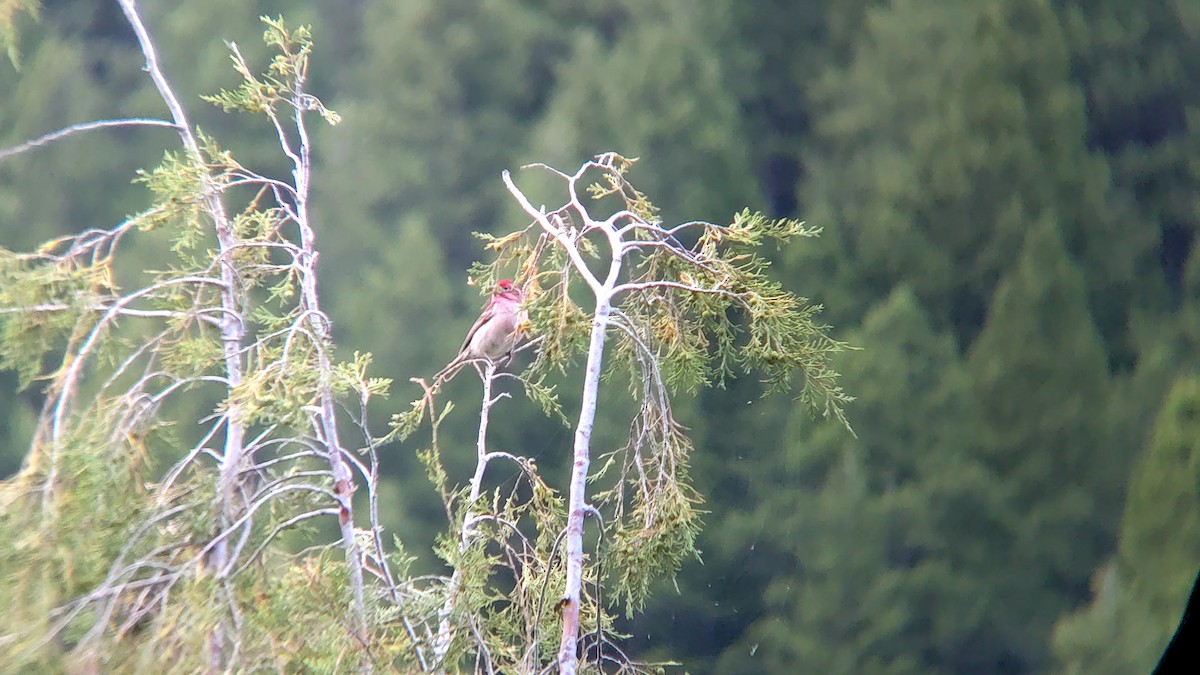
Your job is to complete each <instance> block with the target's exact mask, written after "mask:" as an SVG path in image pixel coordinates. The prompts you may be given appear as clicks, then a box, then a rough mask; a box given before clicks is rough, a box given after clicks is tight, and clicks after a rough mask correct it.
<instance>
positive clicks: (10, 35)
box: [0, 0, 41, 68]
mask: <svg viewBox="0 0 1200 675" xmlns="http://www.w3.org/2000/svg"><path fill="white" fill-rule="evenodd" d="M40 10H41V2H40V1H39V0H0V47H3V48H4V50H5V51H6V52H7V53H8V60H9V61H10V62H12V65H13V67H14V68H20V67H21V52H20V49H19V44H20V43H19V41H18V39H17V38H18V35H17V19H18V17H20V15H21V14H27V15H29V17H30V18H32V19H37V18H38V14H39V13H40Z"/></svg>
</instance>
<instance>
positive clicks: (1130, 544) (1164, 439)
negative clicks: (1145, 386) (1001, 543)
mask: <svg viewBox="0 0 1200 675" xmlns="http://www.w3.org/2000/svg"><path fill="white" fill-rule="evenodd" d="M1198 411H1200V378H1197V377H1196V376H1194V375H1188V376H1184V377H1181V378H1180V379H1179V380H1178V381H1177V382H1176V383H1175V386H1174V387H1172V388H1171V391H1170V393H1169V394H1168V395H1167V397H1166V400H1164V402H1163V405H1162V409H1161V410H1160V411H1159V414H1158V417H1157V420H1156V421H1155V423H1154V427H1153V430H1152V432H1151V434H1150V436H1149V438H1148V439H1147V443H1146V446H1145V448H1144V450H1143V455H1142V457H1141V460H1140V462H1139V464H1138V466H1137V467H1136V468H1135V470H1134V473H1133V478H1132V480H1131V481H1130V486H1129V497H1128V499H1127V501H1126V504H1125V510H1124V514H1123V516H1122V519H1121V536H1120V541H1119V542H1118V545H1117V555H1116V556H1115V558H1114V559H1113V560H1112V561H1111V562H1109V563H1108V564H1107V565H1104V566H1103V567H1101V568H1099V569H1098V570H1097V572H1096V574H1095V576H1094V577H1093V580H1092V601H1091V603H1090V604H1088V605H1086V606H1084V607H1082V608H1080V609H1079V610H1077V611H1075V612H1073V613H1072V614H1070V615H1069V616H1067V617H1064V618H1063V619H1062V620H1060V621H1059V623H1058V624H1057V625H1056V626H1055V630H1054V642H1053V644H1054V649H1055V652H1056V654H1057V656H1058V658H1059V661H1060V663H1061V664H1062V672H1064V673H1119V672H1133V671H1148V670H1151V669H1152V668H1153V666H1154V664H1155V663H1156V662H1157V661H1158V658H1159V655H1160V654H1162V651H1163V649H1165V648H1166V645H1167V642H1168V641H1169V640H1170V639H1171V635H1172V634H1173V633H1174V632H1175V627H1176V625H1177V624H1178V622H1179V617H1180V616H1182V614H1183V610H1184V604H1185V602H1186V598H1187V596H1188V592H1189V590H1190V589H1191V586H1192V582H1193V581H1194V579H1195V577H1194V576H1193V574H1192V571H1193V569H1192V568H1193V567H1194V566H1195V562H1196V560H1197V559H1198V558H1200V515H1197V514H1200V497H1198V496H1197V492H1196V485H1197V481H1198V480H1200V445H1198V444H1197V441H1196V439H1197V438H1200V436H1198V435H1197V433H1198V432H1200V429H1197V428H1196V427H1197V419H1198V416H1197V412H1198Z"/></svg>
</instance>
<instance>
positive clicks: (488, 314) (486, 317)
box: [458, 300, 496, 354]
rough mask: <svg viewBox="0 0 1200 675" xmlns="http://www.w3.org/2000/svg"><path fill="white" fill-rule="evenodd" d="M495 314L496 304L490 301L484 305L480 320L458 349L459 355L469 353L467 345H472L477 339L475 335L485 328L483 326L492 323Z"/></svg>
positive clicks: (472, 327)
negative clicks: (473, 340)
mask: <svg viewBox="0 0 1200 675" xmlns="http://www.w3.org/2000/svg"><path fill="white" fill-rule="evenodd" d="M495 313H496V303H495V302H493V301H490V300H489V301H488V303H487V304H486V305H484V310H483V313H481V314H480V315H479V318H478V319H475V324H474V325H472V326H471V330H469V331H467V337H466V339H465V340H463V343H462V346H461V347H459V348H458V353H459V354H462V353H463V352H465V351H467V345H469V344H471V339H472V338H474V337H475V333H477V332H479V328H480V327H481V326H483V324H485V323H487V322H488V321H490V320H491V318H492V315H493V314H495Z"/></svg>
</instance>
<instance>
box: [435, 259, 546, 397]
mask: <svg viewBox="0 0 1200 675" xmlns="http://www.w3.org/2000/svg"><path fill="white" fill-rule="evenodd" d="M524 299H525V296H524V294H523V293H522V292H521V289H519V288H517V287H516V286H515V285H514V284H513V282H512V280H511V279H501V280H500V282H499V283H497V284H496V292H495V293H493V294H492V297H491V298H489V299H488V301H487V302H486V303H485V304H484V306H483V313H482V314H480V315H479V318H478V319H476V320H475V324H474V325H473V326H471V330H469V331H467V337H466V339H465V340H463V343H462V347H460V348H459V350H458V356H455V357H454V360H453V361H451V362H450V363H448V364H446V367H445V368H442V369H441V371H439V372H438V374H437V375H434V377H433V381H434V382H435V383H438V384H440V383H442V382H445V381H447V380H449V379H451V378H453V377H454V376H455V375H457V374H458V371H459V370H460V369H462V367H463V366H464V365H466V364H467V363H468V362H470V361H475V360H478V359H486V360H488V361H491V362H496V361H499V360H500V359H502V358H504V357H505V356H508V355H510V354H512V350H513V348H514V347H516V346H517V341H518V340H519V339H520V332H519V328H520V327H521V324H523V323H525V322H527V321H528V320H529V319H528V316H527V315H526V313H525V312H524V311H523V310H522V309H521V302H522V301H523V300H524Z"/></svg>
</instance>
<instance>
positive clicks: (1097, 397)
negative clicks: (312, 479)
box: [0, 0, 1200, 675]
mask: <svg viewBox="0 0 1200 675" xmlns="http://www.w3.org/2000/svg"><path fill="white" fill-rule="evenodd" d="M141 5H142V7H143V10H144V12H145V14H146V16H147V21H148V24H149V27H150V29H151V32H152V33H153V34H154V35H155V36H156V38H157V40H158V43H159V46H160V48H161V49H162V51H163V52H164V54H163V57H164V60H165V68H166V71H167V73H168V74H169V76H170V77H171V78H172V79H173V81H174V84H175V85H176V87H177V88H178V91H179V92H180V93H181V94H183V97H184V99H185V102H189V103H190V106H189V107H190V110H191V112H192V115H193V119H194V120H195V121H197V122H198V124H199V125H200V126H201V127H202V128H203V129H204V130H205V131H207V132H208V133H210V134H212V135H214V136H216V137H217V138H218V139H219V140H220V141H221V143H222V144H223V145H225V146H226V147H228V148H231V149H232V150H233V151H234V154H235V156H237V157H238V158H239V159H240V160H241V161H242V163H244V164H246V165H249V166H252V167H255V168H257V169H259V170H260V171H263V172H264V173H267V174H271V173H278V174H283V173H284V172H286V171H287V170H288V169H287V166H286V165H285V164H284V163H283V162H282V161H281V159H282V158H281V157H279V153H278V147H277V145H276V143H275V140H274V135H273V133H272V132H271V130H270V129H269V128H268V127H267V126H265V122H264V121H263V120H262V119H261V118H250V117H238V116H231V115H225V114H222V113H221V112H220V111H219V110H218V109H216V108H213V107H211V106H209V105H208V104H205V103H202V102H201V101H200V100H199V99H198V98H197V97H198V96H199V95H200V94H202V93H211V92H215V91H216V90H217V89H219V88H221V87H233V86H236V84H237V79H236V76H235V74H234V73H233V72H232V70H231V68H230V63H229V61H228V57H227V50H226V46H225V44H224V41H225V40H234V41H236V42H237V43H238V44H239V46H241V47H242V49H243V52H244V53H246V55H247V56H248V57H250V58H252V59H254V58H256V57H258V58H261V55H262V54H263V49H262V44H261V40H260V38H259V35H260V34H261V27H260V24H259V22H258V19H257V17H258V16H259V15H263V14H270V15H275V14H279V13H282V14H283V15H284V16H285V18H287V20H288V21H289V22H291V23H300V22H303V23H311V24H312V25H313V29H314V30H313V32H314V35H315V39H316V42H317V51H316V55H315V57H314V60H313V64H312V69H313V70H312V73H311V81H310V87H309V89H310V91H311V92H312V93H314V94H316V95H317V96H319V97H320V98H321V99H322V100H323V101H325V103H326V104H327V105H329V106H330V107H331V108H333V109H335V110H337V111H338V112H339V113H340V114H341V115H342V116H343V118H344V123H343V124H341V125H340V126H337V127H325V126H324V125H319V124H318V123H317V122H316V121H314V122H313V126H314V127H320V128H317V129H315V133H316V134H317V135H316V148H315V149H316V162H317V168H316V172H315V177H314V180H315V202H314V208H315V214H316V215H315V223H316V225H317V227H318V233H319V237H320V240H319V245H320V247H321V248H322V249H323V254H322V257H321V280H322V283H323V286H324V287H323V289H322V292H323V298H324V305H325V307H326V308H327V309H328V310H329V311H330V312H331V314H332V315H333V318H334V322H335V334H336V339H337V340H338V342H339V345H340V347H341V348H342V349H344V350H345V351H346V353H347V354H348V353H350V352H352V351H354V350H361V351H371V352H373V353H374V354H375V374H377V375H381V376H388V377H392V378H394V380H395V383H396V384H395V385H394V393H393V396H392V398H391V399H389V400H387V401H384V402H381V404H380V405H379V406H378V409H377V410H375V411H374V413H375V414H376V415H377V419H378V422H379V428H380V430H381V431H382V430H383V428H384V427H385V426H386V420H387V419H388V416H389V415H390V413H392V412H396V411H399V410H402V409H404V408H405V407H406V405H407V403H406V402H407V401H408V400H409V399H411V398H415V397H416V395H417V393H418V392H417V390H416V389H415V388H414V387H412V386H411V385H410V384H409V383H408V378H409V377H413V376H429V375H430V374H432V373H433V372H435V371H436V370H437V369H438V368H439V367H440V366H441V365H443V364H444V363H445V362H447V361H448V360H449V359H450V358H451V357H452V356H453V355H454V353H455V351H456V349H457V346H458V344H459V342H460V340H461V336H462V335H463V334H464V332H465V330H466V329H467V327H468V326H469V325H470V323H471V321H472V320H473V318H474V316H475V314H476V312H477V311H478V304H479V301H480V298H479V296H478V292H477V290H475V289H471V288H468V287H467V285H466V270H467V268H468V266H469V265H470V263H471V261H472V260H475V259H478V258H480V257H482V256H484V255H485V253H484V251H483V250H482V247H481V246H480V243H479V242H478V241H477V240H476V239H474V238H473V237H472V236H471V232H472V231H488V232H503V231H505V230H506V229H509V228H512V227H514V226H519V225H523V224H524V220H523V218H522V217H521V215H520V213H519V212H518V210H517V208H516V207H515V206H514V205H513V204H512V203H511V202H510V201H509V199H508V198H507V195H506V193H505V192H504V189H503V186H502V184H501V183H500V180H499V176H500V172H501V171H502V170H503V169H506V168H508V169H514V170H515V169H517V168H518V167H519V166H521V165H522V164H524V163H527V162H530V161H544V162H547V163H550V164H552V165H556V166H558V167H560V168H563V169H573V168H575V167H576V166H578V165H579V164H580V163H581V162H582V161H584V160H586V159H587V158H589V157H590V156H591V155H593V154H596V153H598V152H602V151H606V150H615V151H617V152H620V153H622V154H624V155H626V156H640V157H642V158H643V159H642V161H641V162H640V163H639V164H638V165H637V167H636V168H635V170H634V172H633V174H632V175H631V178H632V179H633V181H634V183H635V184H636V185H638V186H639V187H640V188H641V189H642V190H643V191H645V192H647V193H648V194H649V195H650V197H651V198H652V199H653V200H654V201H655V202H656V203H657V204H658V205H659V206H660V207H662V209H663V215H664V219H665V220H666V221H668V222H680V221H683V220H688V219H704V220H711V221H715V222H724V221H726V220H728V219H729V218H730V217H731V215H732V213H733V212H734V211H737V210H740V209H741V208H743V207H746V206H749V207H750V208H752V209H761V210H763V211H764V212H766V213H768V214H769V215H771V216H776V217H798V218H803V219H805V220H807V221H808V222H809V224H811V225H815V226H820V227H823V228H824V234H823V236H822V237H821V238H820V239H817V240H803V241H799V242H796V243H795V244H793V245H789V246H788V247H786V248H782V249H780V250H777V251H770V252H769V255H770V256H771V258H772V260H773V262H774V265H775V266H774V272H775V274H776V275H777V277H778V278H779V279H780V280H781V281H782V282H783V283H784V285H785V286H786V287H787V288H789V289H791V290H793V291H794V292H796V293H798V294H800V295H803V296H806V297H808V298H811V299H812V300H813V301H814V302H816V303H820V304H822V305H824V306H825V314H824V316H825V318H826V319H827V321H828V322H829V323H831V324H832V325H833V326H834V331H833V332H834V334H835V335H836V336H838V337H839V338H842V339H845V340H848V341H849V342H851V343H852V344H854V345H857V346H859V347H861V348H862V350H861V351H855V352H849V353H847V354H845V355H844V356H843V357H842V358H841V359H840V361H839V363H838V366H839V368H840V370H841V371H842V372H843V373H844V381H843V384H844V386H845V388H846V389H847V390H848V391H849V392H850V393H851V394H853V395H855V396H857V397H858V400H857V401H856V402H854V403H853V404H851V405H850V406H849V407H848V409H847V414H848V416H849V418H850V421H851V423H852V424H853V426H854V428H855V431H856V432H857V438H856V437H854V436H852V435H850V434H849V433H847V432H846V431H845V430H844V429H843V428H841V427H839V426H838V425H837V424H835V423H829V422H821V421H814V420H812V419H810V418H809V416H808V415H807V413H806V412H805V411H804V410H803V409H802V408H801V407H800V406H798V405H796V404H795V403H794V402H793V401H792V400H790V399H789V397H787V396H776V397H773V398H767V399H762V398H760V394H761V387H760V386H759V384H758V382H757V381H756V380H755V379H754V378H753V377H746V378H743V379H740V380H737V381H735V382H732V383H730V385H729V386H728V387H727V388H726V389H713V390H711V391H704V392H700V393H699V394H698V395H696V396H694V397H690V396H681V398H680V400H679V403H678V404H677V405H678V408H679V414H680V416H681V418H682V421H683V422H684V423H685V424H687V425H688V426H689V427H690V428H691V433H692V437H693V439H694V441H695V446H696V452H695V456H694V458H693V464H694V466H693V471H692V473H693V477H694V479H695V481H696V483H697V487H698V488H699V490H700V491H701V493H703V494H705V495H707V497H708V502H707V504H706V509H707V510H708V514H707V515H706V517H705V520H706V529H705V532H704V534H703V536H702V538H701V540H700V542H699V545H700V547H701V548H702V549H703V561H702V562H701V561H690V562H688V563H686V564H685V566H684V569H683V570H682V573H681V574H680V575H679V578H678V580H677V585H672V584H670V583H664V584H663V585H662V588H661V589H660V590H659V592H658V593H657V595H656V596H655V598H654V599H653V601H652V602H651V604H649V605H648V606H647V607H646V610H645V612H644V613H643V614H640V615H638V616H637V617H635V618H633V619H631V620H629V621H627V622H626V623H625V625H624V629H625V630H626V631H628V632H629V634H630V635H631V641H630V643H629V646H630V649H631V651H632V652H634V653H635V654H638V655H641V656H642V657H645V658H674V659H676V660H678V661H680V662H681V663H682V664H683V666H684V667H685V668H686V669H688V670H689V671H691V672H694V673H708V672H711V673H755V672H762V673H790V672H814V673H1005V674H1013V675H1018V674H1025V673H1132V672H1148V671H1149V670H1150V669H1151V668H1152V667H1153V665H1154V663H1155V662H1156V660H1157V658H1158V655H1159V654H1160V652H1161V651H1162V649H1163V648H1164V646H1165V645H1166V642H1167V640H1168V639H1169V637H1170V635H1171V633H1172V631H1173V630H1174V627H1175V625H1176V623H1177V621H1178V619H1179V616H1180V613H1181V611H1182V609H1183V605H1184V601H1185V599H1186V597H1187V594H1188V591H1189V589H1190V588H1191V584H1192V581H1193V579H1194V577H1195V574H1196V571H1197V568H1198V567H1200V372H1198V365H1200V352H1198V345H1197V342H1196V337H1197V335H1200V254H1196V253H1195V252H1194V248H1193V244H1194V240H1195V237H1196V235H1197V228H1198V227H1200V3H1197V2H1195V0H1142V1H1141V2H1128V1H1127V0H891V1H887V0H875V1H873V0H792V1H790V2H789V1H784V0H778V1H771V0H756V1H746V0H708V1H707V2H696V1H694V0H653V1H646V0H615V1H612V2H595V1H584V0H556V1H553V2H551V1H548V0H543V1H536V0H470V1H468V0H347V1H344V2H314V1H312V0H276V1H271V2H268V1H261V2H254V1H251V2H247V1H244V0H176V1H173V2H166V1H165V0H144V1H143V2H142V3H141ZM258 63H259V64H260V65H265V64H263V63H262V61H261V60H260V61H259V62H258ZM142 65H143V63H142V58H141V55H140V52H139V51H138V50H137V48H136V44H135V42H134V40H133V36H132V33H131V32H130V30H129V29H128V26H127V25H126V23H125V22H124V19H123V17H122V16H121V13H120V11H119V9H118V7H117V5H116V3H115V2H95V1H93V0H88V1H82V0H79V1H69V0H60V1H56V2H46V3H45V6H44V7H43V12H42V20H41V21H40V22H38V23H28V24H27V25H26V26H25V27H24V29H23V33H22V44H21V63H20V68H19V69H16V68H14V67H13V66H12V65H11V64H9V63H8V62H7V61H3V60H0V146H10V145H14V144H16V143H18V142H20V141H23V140H28V139H31V138H34V137H37V136H39V135H41V134H43V133H46V132H49V131H53V130H55V129H58V128H60V127H63V126H66V125H69V124H73V123H77V122H84V121H90V120H94V119H101V118H113V117H128V116H142V115H145V116H155V117H162V116H163V115H164V111H163V110H162V107H161V101H160V100H159V99H158V98H157V95H156V94H155V93H154V92H153V90H152V87H151V84H150V82H149V80H148V78H147V77H146V75H145V73H144V72H143V71H142V69H141V66H142ZM176 146H177V139H176V138H175V136H174V135H173V134H172V133H171V132H170V131H169V130H162V129H122V130H117V131H110V132H96V133H92V134H90V135H87V136H76V137H73V138H71V139H69V140H67V141H64V142H60V143H58V144H57V145H53V146H50V147H47V148H43V149H40V150H37V151H35V152H31V153H26V154H24V155H21V156H19V157H16V158H12V159H8V160H6V161H4V162H3V163H0V245H3V246H5V247H8V248H10V249H29V248H32V247H35V246H36V245H37V244H38V243H39V242H41V241H43V240H45V239H48V238H50V237H53V236H57V235H61V234H65V233H71V232H78V231H81V230H83V229H85V228H87V227H93V226H110V225H112V224H114V223H116V222H119V221H120V220H121V219H122V218H123V217H124V216H125V215H127V214H131V213H134V212H136V211H138V210H140V209H142V208H144V207H145V206H146V205H147V204H148V203H149V201H150V196H149V194H148V193H147V192H146V191H145V190H144V188H143V187H142V186H140V185H133V184H131V183H130V179H131V178H132V177H133V175H134V171H135V169H137V168H138V167H151V166H154V165H155V164H157V163H158V161H159V160H160V159H161V158H162V153H163V151H164V149H172V150H173V149H175V148H176ZM518 180H521V176H520V175H518ZM556 203H557V202H556ZM150 250H151V248H150V247H147V249H146V251H147V252H146V253H145V255H144V256H143V257H144V259H142V260H139V259H138V256H139V251H138V248H137V245H136V244H135V245H134V248H133V249H132V250H131V251H127V253H128V254H129V255H127V257H126V258H125V259H124V263H123V264H125V265H128V266H131V268H133V269H138V266H139V265H141V266H144V267H155V266H156V265H159V264H161V262H160V261H159V260H155V259H153V257H152V255H151V254H150V253H149V251H150ZM470 379H471V378H467V377H463V378H459V380H458V381H456V383H455V390H454V393H456V394H458V398H459V402H460V407H459V409H458V410H457V411H456V412H455V413H453V414H452V415H451V418H450V419H449V420H448V422H447V423H446V426H445V427H443V437H442V444H443V451H444V453H445V455H446V459H447V461H448V463H449V465H450V469H451V476H452V479H454V480H458V481H460V482H462V481H465V480H466V479H467V478H468V471H469V469H470V467H471V466H473V453H472V452H471V450H470V448H471V447H472V445H471V439H472V438H473V434H474V419H473V417H472V414H471V401H472V399H473V397H474V396H477V393H476V391H477V390H476V388H477V386H478V385H477V384H476V383H472V382H470V381H469V380H470ZM570 391H571V389H570V388H569V387H568V388H566V389H565V390H564V401H563V403H564V406H565V408H566V409H567V411H568V412H569V413H570V414H573V413H571V411H573V410H574V409H575V404H576V401H575V400H573V399H572V398H571V394H570V393H569V392H570ZM607 395H608V397H609V399H610V401H612V402H613V405H612V406H611V407H610V408H609V410H610V411H618V412H611V413H610V414H608V415H607V416H606V415H605V414H604V411H605V408H602V412H601V419H600V420H599V421H598V431H597V433H598V436H597V438H598V441H597V442H598V444H600V445H601V446H603V445H604V444H608V445H609V446H612V445H614V444H620V443H621V442H622V438H623V436H624V434H625V433H626V430H627V419H626V418H624V417H622V415H621V414H620V413H619V411H620V410H621V406H619V405H616V403H617V402H618V399H620V398H621V397H623V396H624V394H623V392H621V391H610V392H607ZM38 400H39V399H38V392H37V390H36V387H35V388H34V390H31V391H25V392H17V390H16V377H15V375H13V374H12V373H0V475H8V474H11V473H12V472H14V471H15V470H16V469H17V468H18V466H19V465H20V462H21V459H22V457H23V455H24V452H25V449H26V447H27V444H28V441H29V437H30V434H31V431H32V420H33V418H34V414H35V411H36V410H37V406H38ZM505 405H507V406H509V408H508V409H507V410H506V414H505V416H504V419H505V420H506V423H505V424H502V425H501V424H494V425H493V430H494V432H495V434H496V444H497V445H498V446H499V447H502V448H504V449H508V450H511V451H514V452H520V453H523V454H526V455H530V456H533V457H535V458H536V459H537V461H538V463H539V465H540V466H541V467H542V468H543V469H545V471H546V475H547V476H549V477H550V478H551V479H554V478H562V479H565V477H566V471H567V469H566V465H567V463H566V461H565V459H566V456H567V454H568V447H569V441H570V431H569V429H566V428H564V427H563V426H562V425H561V424H560V423H558V422H556V421H554V420H550V419H546V418H545V417H543V416H542V415H541V413H540V412H539V411H538V410H537V408H536V406H532V405H528V404H525V403H522V402H519V401H514V402H511V403H506V404H505ZM475 406H476V408H477V407H478V403H476V404H475ZM415 449H416V444H414V445H413V446H411V447H410V446H408V445H404V444H400V445H395V446H392V447H389V448H387V449H386V451H385V457H384V461H385V462H386V469H387V470H388V483H387V486H386V487H387V500H386V503H385V504H384V505H383V508H385V509H386V513H385V520H386V524H387V525H388V527H389V528H390V529H391V530H392V531H394V532H395V533H396V534H398V535H399V536H400V537H401V539H403V540H404V542H405V545H406V547H407V548H408V549H409V550H410V551H411V552H414V553H417V554H419V555H421V556H422V557H421V560H420V564H419V566H421V567H424V568H425V569H435V565H436V560H435V559H434V558H433V556H432V554H431V553H429V552H428V549H429V547H430V545H431V544H432V541H433V537H434V535H435V534H436V533H437V532H438V531H440V530H442V529H443V528H444V527H445V520H444V514H443V512H442V507H441V504H440V502H439V501H438V500H437V497H436V495H435V493H434V491H433V489H432V488H431V487H430V486H429V485H428V482H427V480H426V478H425V476H424V473H423V472H422V471H421V469H420V467H419V464H418V462H417V461H416V460H415V457H414V450H415ZM456 472H457V473H456ZM560 485H561V482H560Z"/></svg>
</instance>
